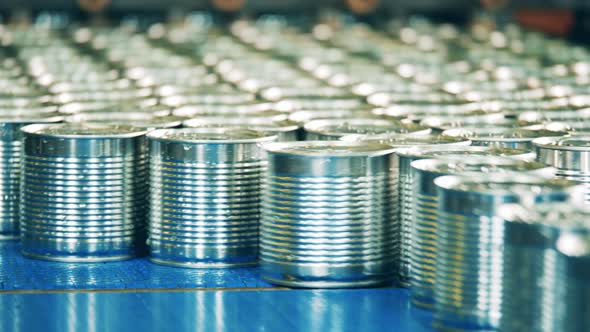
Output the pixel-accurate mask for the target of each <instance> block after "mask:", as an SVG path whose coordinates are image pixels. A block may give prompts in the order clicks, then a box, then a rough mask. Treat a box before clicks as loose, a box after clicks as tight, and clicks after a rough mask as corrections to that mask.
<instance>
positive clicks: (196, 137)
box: [147, 127, 276, 144]
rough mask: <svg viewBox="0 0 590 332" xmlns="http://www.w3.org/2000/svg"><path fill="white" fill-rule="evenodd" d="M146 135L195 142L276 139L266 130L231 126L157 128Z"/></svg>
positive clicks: (241, 141)
mask: <svg viewBox="0 0 590 332" xmlns="http://www.w3.org/2000/svg"><path fill="white" fill-rule="evenodd" d="M147 137H148V138H149V139H151V140H158V141H168V142H177V143H196V144H198V143H204V144H239V143H264V142H270V141H273V140H275V139H276V135H274V134H271V133H268V132H264V131H257V130H251V129H241V128H231V127H229V128H228V127H220V128H219V127H216V128H207V127H206V128H182V129H158V130H154V131H151V132H149V133H148V134H147Z"/></svg>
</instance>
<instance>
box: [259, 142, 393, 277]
mask: <svg viewBox="0 0 590 332" xmlns="http://www.w3.org/2000/svg"><path fill="white" fill-rule="evenodd" d="M265 149H266V150H267V151H268V154H269V157H268V158H269V167H268V172H267V176H266V186H265V188H264V191H263V196H262V223H261V228H260V259H261V266H262V277H263V278H264V279H266V280H268V281H269V282H272V283H275V284H279V285H286V286H295V287H314V288H334V287H362V286H373V285H379V284H384V283H387V282H389V281H390V280H392V278H393V277H394V272H395V271H394V270H395V266H396V261H395V252H396V251H397V250H398V249H397V246H398V243H396V238H395V235H396V233H397V232H398V225H397V223H396V222H395V217H396V215H397V204H394V203H393V202H395V201H396V200H397V198H396V197H395V192H396V191H395V183H394V181H393V178H392V171H391V170H392V167H393V161H394V159H393V151H392V149H391V147H390V146H387V145H382V144H368V143H348V142H335V141H307V142H289V143H272V144H267V145H266V146H265Z"/></svg>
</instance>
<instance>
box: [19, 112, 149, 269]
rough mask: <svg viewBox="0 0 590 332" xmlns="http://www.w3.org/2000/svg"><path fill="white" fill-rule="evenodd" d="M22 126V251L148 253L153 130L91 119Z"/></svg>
mask: <svg viewBox="0 0 590 332" xmlns="http://www.w3.org/2000/svg"><path fill="white" fill-rule="evenodd" d="M22 131H23V136H24V140H23V142H24V143H23V145H24V146H23V159H22V160H23V161H22V163H23V166H22V182H21V187H22V191H21V241H22V253H23V254H24V255H25V256H29V257H33V258H39V259H47V260H55V261H66V262H102V261H112V260H121V259H127V258H132V257H135V256H136V255H138V254H141V253H142V252H143V251H144V245H145V234H144V230H145V224H144V222H145V211H146V209H147V191H148V188H147V176H148V173H147V171H148V170H147V165H146V161H147V160H146V146H145V139H144V138H145V132H144V131H142V130H139V129H136V128H133V127H124V126H119V127H117V126H103V125H89V124H83V125H80V124H34V125H30V126H26V127H23V129H22Z"/></svg>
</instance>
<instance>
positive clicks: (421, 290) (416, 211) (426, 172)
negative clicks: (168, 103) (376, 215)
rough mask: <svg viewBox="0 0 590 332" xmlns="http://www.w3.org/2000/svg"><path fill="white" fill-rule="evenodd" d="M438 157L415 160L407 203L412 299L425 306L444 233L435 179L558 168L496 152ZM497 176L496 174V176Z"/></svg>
mask: <svg viewBox="0 0 590 332" xmlns="http://www.w3.org/2000/svg"><path fill="white" fill-rule="evenodd" d="M436 157H437V158H438V159H421V160H418V161H413V162H411V164H410V165H411V174H412V175H411V176H412V178H413V183H412V189H411V190H412V197H411V202H408V203H407V205H409V206H410V208H411V209H412V214H411V217H410V218H412V220H411V221H412V227H411V230H410V231H411V235H410V237H411V241H412V246H411V248H410V261H411V264H412V265H411V268H412V270H411V299H412V303H414V304H415V305H417V306H420V307H424V308H432V307H433V304H434V279H435V274H436V264H435V262H436V257H437V251H436V250H437V249H436V242H437V239H438V236H439V234H440V232H439V230H438V224H439V222H440V220H439V219H438V216H437V210H436V209H437V204H438V197H437V188H436V186H435V184H434V180H435V179H436V178H437V177H439V176H442V175H457V174H461V175H462V174H478V175H479V176H481V177H484V176H485V175H486V174H490V173H492V174H496V173H498V174H499V173H507V172H511V173H514V172H526V173H531V172H534V173H540V174H543V175H546V176H551V175H553V172H554V169H553V168H551V167H547V166H545V165H544V164H542V163H538V162H531V161H526V160H519V159H516V158H506V157H499V156H494V155H488V156H470V157H469V158H465V157H462V156H460V155H448V156H440V155H439V156H436ZM494 176H495V175H494Z"/></svg>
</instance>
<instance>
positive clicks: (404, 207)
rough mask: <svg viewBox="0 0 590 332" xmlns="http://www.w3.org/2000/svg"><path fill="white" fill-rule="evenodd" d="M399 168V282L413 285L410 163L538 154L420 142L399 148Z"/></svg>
mask: <svg viewBox="0 0 590 332" xmlns="http://www.w3.org/2000/svg"><path fill="white" fill-rule="evenodd" d="M395 154H396V156H397V163H398V166H397V169H399V185H398V194H399V205H400V218H399V220H400V223H401V254H400V271H399V273H400V275H399V282H400V284H401V285H403V286H405V287H408V286H410V280H411V275H412V273H411V265H412V263H411V256H410V253H411V248H412V228H413V225H414V221H413V220H414V216H413V206H412V204H413V203H412V202H413V200H414V195H413V188H414V176H413V173H412V168H411V166H410V164H411V163H412V162H413V161H415V160H420V159H431V158H439V157H444V156H451V155H452V156H455V155H457V156H458V155H463V156H465V158H469V156H506V157H513V158H517V159H521V160H534V158H535V154H534V153H532V152H528V151H524V150H518V149H510V148H493V147H485V146H467V145H460V144H457V145H444V144H443V145H420V146H410V147H406V148H399V149H396V152H395Z"/></svg>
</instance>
